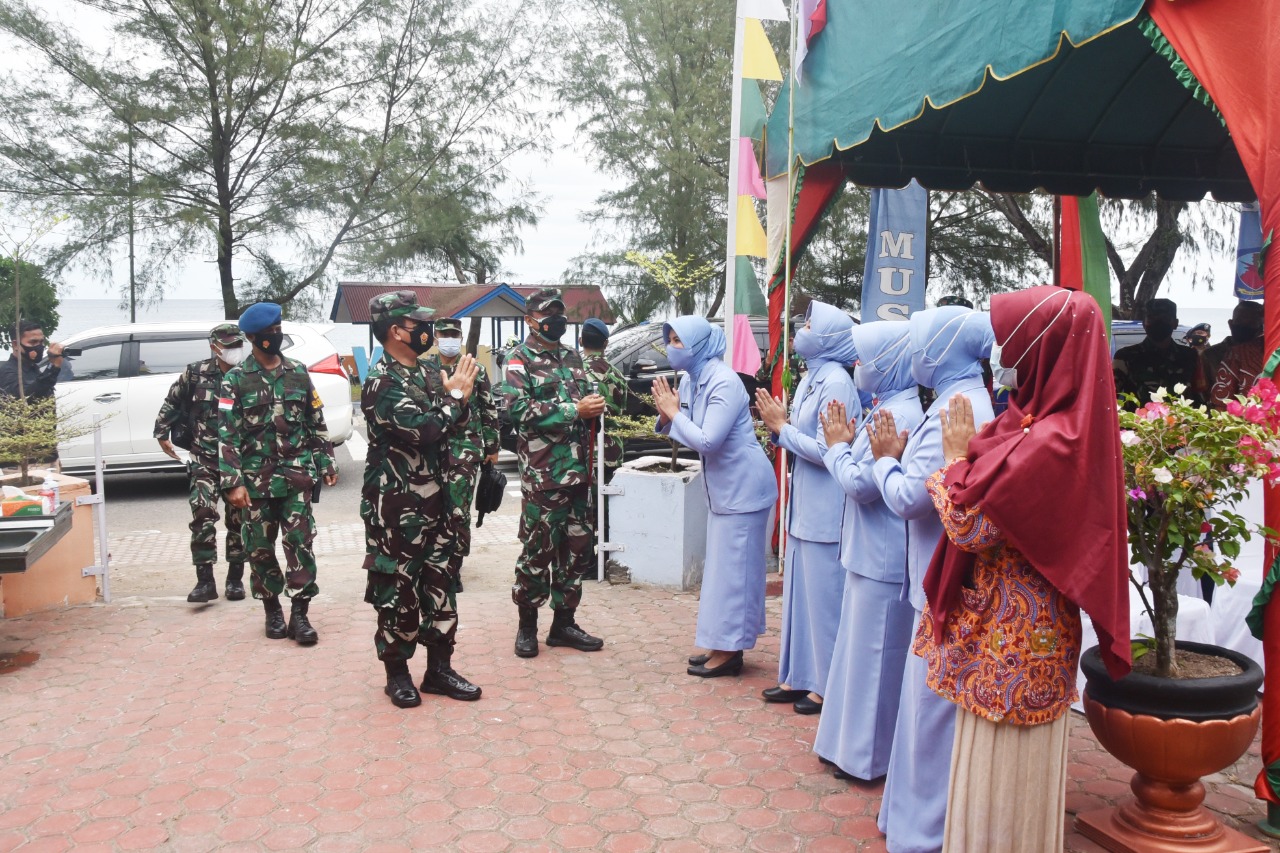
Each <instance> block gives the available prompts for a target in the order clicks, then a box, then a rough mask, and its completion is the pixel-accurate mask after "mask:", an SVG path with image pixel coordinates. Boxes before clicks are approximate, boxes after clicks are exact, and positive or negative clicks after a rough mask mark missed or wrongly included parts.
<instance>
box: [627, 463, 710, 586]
mask: <svg viewBox="0 0 1280 853" xmlns="http://www.w3.org/2000/svg"><path fill="white" fill-rule="evenodd" d="M680 463H681V467H682V469H683V470H681V471H679V472H677V473H672V472H671V471H668V470H664V469H665V468H666V467H667V466H669V464H670V458H669V457H663V456H642V457H640V458H639V459H635V460H632V461H631V462H627V463H625V464H624V465H623V466H622V467H621V468H619V469H618V472H617V473H616V474H614V476H613V482H612V485H613V486H617V487H619V488H621V490H622V494H616V495H609V539H610V540H611V541H613V542H616V543H618V544H621V545H623V546H624V547H625V548H626V550H625V551H619V552H616V553H614V554H612V555H611V556H610V559H612V560H614V561H615V562H617V563H620V564H621V565H623V566H626V567H627V568H628V569H629V570H630V572H631V580H632V582H633V583H645V584H653V585H655V586H665V587H672V588H676V589H682V590H690V589H696V588H698V587H699V586H701V585H702V566H703V563H704V562H705V560H706V552H707V493H706V489H705V488H704V486H703V484H702V466H701V463H699V462H697V461H690V460H687V459H682V460H680ZM651 467H652V468H653V470H643V469H646V468H651Z"/></svg>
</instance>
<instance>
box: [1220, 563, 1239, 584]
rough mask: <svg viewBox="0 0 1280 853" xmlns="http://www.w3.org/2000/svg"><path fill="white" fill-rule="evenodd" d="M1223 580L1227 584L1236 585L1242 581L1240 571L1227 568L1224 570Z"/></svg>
mask: <svg viewBox="0 0 1280 853" xmlns="http://www.w3.org/2000/svg"><path fill="white" fill-rule="evenodd" d="M1222 579H1223V580H1224V581H1226V582H1227V583H1235V582H1236V581H1238V580H1240V570H1239V569H1236V568H1232V567H1231V566H1227V567H1226V568H1225V569H1223V570H1222Z"/></svg>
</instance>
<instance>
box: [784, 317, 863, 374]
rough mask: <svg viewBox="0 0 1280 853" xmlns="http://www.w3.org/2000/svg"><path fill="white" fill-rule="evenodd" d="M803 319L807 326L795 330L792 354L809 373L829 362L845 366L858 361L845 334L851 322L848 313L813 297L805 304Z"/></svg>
mask: <svg viewBox="0 0 1280 853" xmlns="http://www.w3.org/2000/svg"><path fill="white" fill-rule="evenodd" d="M806 319H808V321H809V328H808V329H800V330H798V331H797V332H796V353H797V354H799V355H800V357H801V358H803V359H804V363H805V365H806V366H807V367H808V368H809V373H814V372H816V371H817V369H818V368H819V367H821V366H822V365H824V364H827V363H829V362H835V363H837V364H840V365H843V366H844V367H848V366H850V365H852V364H853V363H854V362H855V361H857V360H858V351H857V349H856V348H855V347H854V345H853V339H852V338H850V337H849V330H850V329H852V328H853V325H854V324H853V319H852V318H850V317H849V315H848V314H846V313H844V312H843V311H841V310H840V309H839V308H837V307H835V306H834V305H828V304H826V303H825V302H819V301H817V300H816V299H815V300H814V301H813V302H810V303H809V310H808V312H807V314H806ZM805 375H806V376H807V375H809V374H808V373H806V374H805Z"/></svg>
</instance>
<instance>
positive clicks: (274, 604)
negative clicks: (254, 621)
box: [262, 595, 289, 640]
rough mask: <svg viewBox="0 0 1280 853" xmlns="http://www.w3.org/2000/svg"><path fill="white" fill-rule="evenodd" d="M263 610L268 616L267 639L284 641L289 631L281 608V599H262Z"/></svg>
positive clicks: (274, 597)
mask: <svg viewBox="0 0 1280 853" xmlns="http://www.w3.org/2000/svg"><path fill="white" fill-rule="evenodd" d="M262 609H263V610H264V611H266V614H267V639H268V640H283V639H284V638H285V636H286V635H287V634H288V633H289V629H288V628H286V627H285V624H284V610H282V609H281V608H280V599H279V597H277V596H274V595H273V596H271V597H270V598H264V599H262Z"/></svg>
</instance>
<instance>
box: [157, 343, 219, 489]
mask: <svg viewBox="0 0 1280 853" xmlns="http://www.w3.org/2000/svg"><path fill="white" fill-rule="evenodd" d="M222 378H223V373H222V368H221V367H220V366H219V365H218V360H217V359H216V358H206V359H205V360H204V361H193V362H191V364H188V365H187V367H186V369H185V370H183V371H182V375H181V376H179V377H178V378H177V380H176V381H175V382H174V383H173V385H172V386H170V388H169V394H168V396H166V397H165V398H164V403H162V404H161V405H160V414H158V415H156V426H155V432H154V435H155V437H156V438H163V439H165V440H168V438H169V431H170V430H171V429H172V428H173V427H174V425H175V424H177V423H178V421H180V420H181V419H182V417H183V415H184V413H189V414H190V417H191V433H192V442H191V455H192V456H193V457H195V461H196V462H197V464H199V465H202V466H203V467H205V468H217V467H218V397H219V395H220V389H221V388H222Z"/></svg>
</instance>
